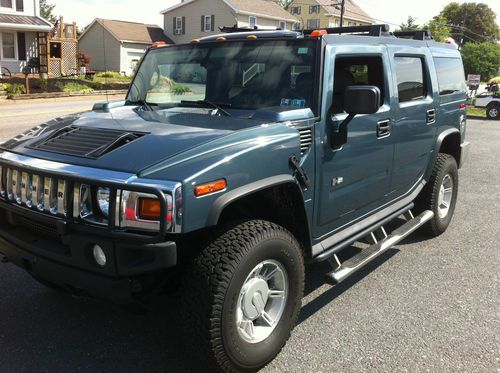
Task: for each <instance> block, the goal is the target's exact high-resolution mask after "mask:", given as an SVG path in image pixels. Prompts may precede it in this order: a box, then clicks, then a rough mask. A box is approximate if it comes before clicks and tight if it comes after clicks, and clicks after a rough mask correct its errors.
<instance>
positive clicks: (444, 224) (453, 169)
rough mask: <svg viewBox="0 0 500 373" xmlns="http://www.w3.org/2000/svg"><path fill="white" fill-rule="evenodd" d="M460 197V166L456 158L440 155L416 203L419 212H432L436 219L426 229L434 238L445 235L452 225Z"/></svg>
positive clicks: (430, 221)
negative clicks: (458, 196)
mask: <svg viewBox="0 0 500 373" xmlns="http://www.w3.org/2000/svg"><path fill="white" fill-rule="evenodd" d="M457 195H458V166H457V161H456V160H455V158H454V157H453V156H451V155H449V154H444V153H439V154H438V157H437V159H436V163H435V164H434V168H433V170H432V174H431V177H430V179H429V183H428V184H427V185H426V186H425V188H424V190H423V191H422V193H421V194H420V196H419V198H418V199H417V201H416V206H417V208H418V210H419V211H423V210H431V211H432V212H434V217H433V218H432V219H431V220H429V222H428V223H427V225H426V226H425V229H426V230H427V232H428V233H429V234H430V235H432V236H439V235H440V234H442V233H444V232H445V231H446V229H447V228H448V226H449V225H450V223H451V219H452V217H453V213H454V212H455V205H456V203H457Z"/></svg>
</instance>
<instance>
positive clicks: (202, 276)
mask: <svg viewBox="0 0 500 373" xmlns="http://www.w3.org/2000/svg"><path fill="white" fill-rule="evenodd" d="M182 290H183V291H182V297H183V302H182V303H183V313H182V317H183V321H184V323H185V326H184V327H183V329H184V330H183V332H182V335H184V336H185V337H187V338H186V343H187V346H186V347H188V348H189V347H190V348H191V349H193V347H194V350H195V351H193V352H196V355H197V356H199V357H201V358H202V359H203V360H204V361H207V362H211V365H212V368H213V369H214V370H218V371H224V372H241V371H256V370H259V369H260V368H262V367H263V366H265V365H266V364H268V363H269V362H270V361H271V360H273V359H274V358H275V357H276V355H277V354H278V353H279V352H280V351H281V349H282V348H283V346H284V345H285V343H286V341H287V340H288V338H289V337H290V333H291V331H292V329H293V328H294V326H295V323H296V320H297V316H298V313H299V311H300V308H301V300H302V295H303V291H304V261H303V256H302V251H301V248H300V245H299V243H298V242H297V240H296V239H295V238H294V237H293V236H292V234H291V233H290V232H288V231H287V230H286V229H284V228H283V227H280V226H278V225H276V224H274V223H270V222H267V221H262V220H252V221H248V222H245V223H242V224H240V225H238V226H236V227H234V228H232V229H229V230H227V231H225V233H223V234H221V235H219V236H218V237H217V238H216V239H215V240H213V241H212V242H211V243H210V244H209V245H208V246H207V247H206V248H205V249H204V250H203V251H202V252H201V253H200V254H199V255H198V257H197V258H196V259H195V260H194V263H193V265H192V268H191V269H190V270H189V271H188V273H187V276H186V278H185V280H184V282H183V285H182ZM193 345H194V346H193ZM200 355H201V356H200Z"/></svg>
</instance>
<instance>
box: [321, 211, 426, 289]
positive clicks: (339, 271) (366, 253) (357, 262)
mask: <svg viewBox="0 0 500 373" xmlns="http://www.w3.org/2000/svg"><path fill="white" fill-rule="evenodd" d="M405 215H406V216H407V217H410V219H409V220H408V221H407V222H406V223H405V224H403V225H402V226H401V227H399V228H397V229H396V230H394V231H393V232H392V233H391V234H390V235H388V236H387V235H386V234H385V231H384V230H383V228H382V233H383V235H384V236H385V238H383V239H382V240H381V241H378V242H377V240H376V238H375V237H376V236H375V234H374V233H372V234H371V235H370V237H371V238H372V239H373V241H374V244H373V245H371V246H369V247H367V248H366V249H363V250H362V251H361V252H360V253H359V254H357V255H355V256H353V257H352V258H350V259H348V260H346V261H345V262H343V263H340V261H339V260H338V257H337V256H336V255H334V256H333V258H334V260H335V262H333V263H332V261H331V262H330V263H332V264H336V265H337V268H336V269H334V270H333V271H331V272H329V273H327V274H326V282H327V283H329V284H332V285H336V284H338V283H340V282H342V281H344V280H345V279H346V278H347V277H349V276H350V275H352V274H353V273H354V272H356V271H357V270H359V269H361V268H363V267H364V266H365V265H366V264H368V263H370V262H371V261H372V260H374V259H375V258H377V257H378V256H379V255H380V254H382V253H383V252H385V251H387V250H388V249H390V248H391V247H392V246H394V245H396V244H397V243H398V242H399V241H401V240H403V239H404V238H406V237H407V236H408V235H410V234H411V233H413V232H414V231H415V230H417V229H418V228H420V227H421V226H422V225H424V224H425V223H427V222H428V221H429V220H431V219H432V218H433V217H434V213H433V212H432V211H430V210H427V211H424V212H423V213H421V214H420V215H419V216H417V217H415V218H414V217H413V215H411V212H410V211H408V213H407V214H405Z"/></svg>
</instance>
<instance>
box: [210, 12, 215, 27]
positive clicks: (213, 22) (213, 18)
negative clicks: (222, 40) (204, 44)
mask: <svg viewBox="0 0 500 373" xmlns="http://www.w3.org/2000/svg"><path fill="white" fill-rule="evenodd" d="M210 23H211V25H212V31H214V30H215V15H213V14H212V22H210Z"/></svg>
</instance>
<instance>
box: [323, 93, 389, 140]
mask: <svg viewBox="0 0 500 373" xmlns="http://www.w3.org/2000/svg"><path fill="white" fill-rule="evenodd" d="M380 96H381V94H380V89H379V88H378V87H376V86H373V85H350V86H348V87H347V88H346V89H345V91H344V106H343V108H344V111H345V112H346V113H347V114H348V116H347V118H345V119H344V121H343V122H342V123H340V125H339V126H338V127H337V128H336V129H334V131H333V133H332V148H334V149H335V148H339V147H341V146H342V145H344V144H345V143H346V142H347V134H348V131H347V126H348V125H349V123H351V121H352V120H353V119H354V117H355V116H356V115H359V114H375V113H376V112H377V111H378V110H379V109H380Z"/></svg>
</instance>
